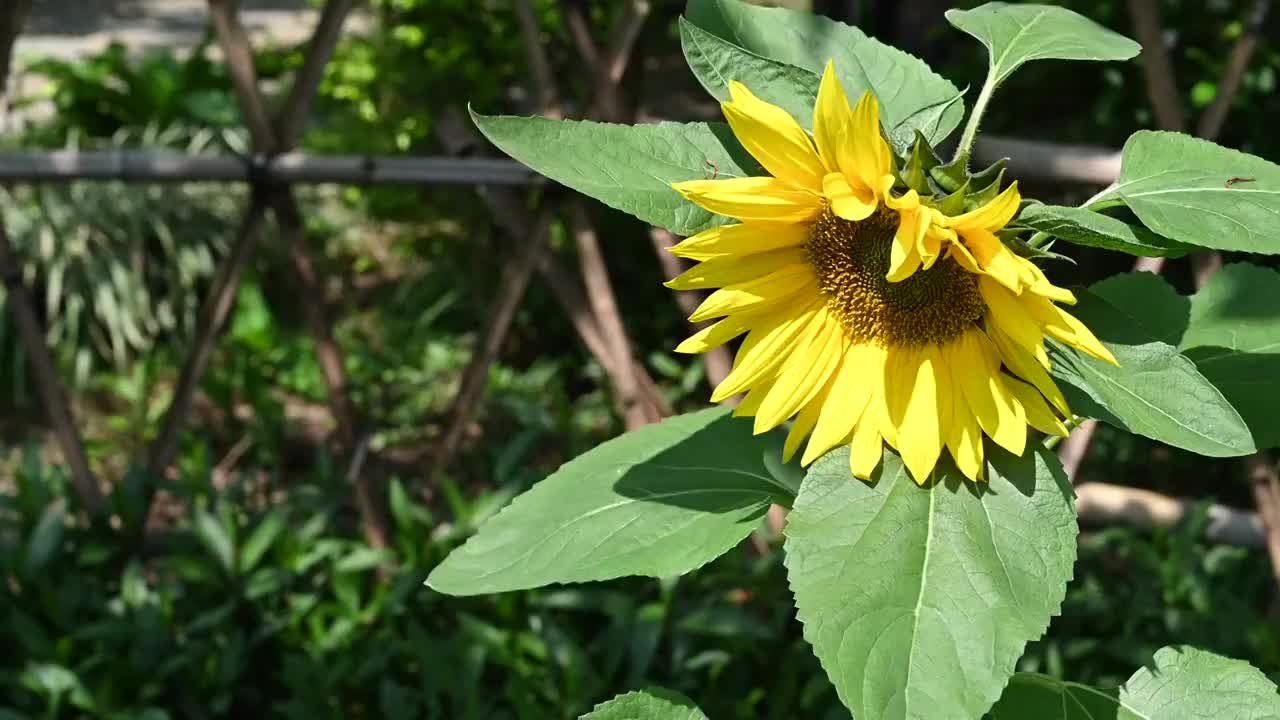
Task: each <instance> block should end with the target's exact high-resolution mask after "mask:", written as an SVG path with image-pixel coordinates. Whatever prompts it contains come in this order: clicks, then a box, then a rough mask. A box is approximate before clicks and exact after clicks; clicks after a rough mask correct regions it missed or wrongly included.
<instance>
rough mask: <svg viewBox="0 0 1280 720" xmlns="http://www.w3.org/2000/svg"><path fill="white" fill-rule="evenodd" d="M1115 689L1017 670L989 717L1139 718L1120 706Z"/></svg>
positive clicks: (1006, 719) (1020, 719)
mask: <svg viewBox="0 0 1280 720" xmlns="http://www.w3.org/2000/svg"><path fill="white" fill-rule="evenodd" d="M1116 694H1117V693H1116V691H1115V690H1114V689H1112V690H1098V689H1096V688H1091V687H1089V686H1088V685H1081V684H1080V683H1073V682H1063V681H1062V680H1058V679H1056V678H1051V677H1049V676H1047V675H1040V674H1039V673H1018V674H1017V675H1014V676H1013V679H1012V680H1010V681H1009V686H1008V687H1006V688H1005V689H1004V694H1003V695H1001V696H1000V702H998V703H996V706H995V707H993V708H991V713H990V715H989V717H990V719H991V720H1027V719H1028V718H1035V720H1103V719H1104V718H1105V720H1139V718H1141V716H1140V715H1137V714H1135V713H1133V712H1131V711H1129V710H1127V709H1125V708H1122V707H1120V701H1119V700H1118V699H1117V698H1116Z"/></svg>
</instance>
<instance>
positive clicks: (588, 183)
mask: <svg viewBox="0 0 1280 720" xmlns="http://www.w3.org/2000/svg"><path fill="white" fill-rule="evenodd" d="M471 117H472V119H473V120H474V121H475V124H476V127H478V128H480V132H482V133H484V135H485V137H487V138H489V141H490V142H492V143H493V144H494V145H497V146H498V148H499V149H500V150H502V151H503V152H505V153H506V154H508V155H510V156H511V157H513V158H515V159H516V160H519V161H520V162H522V163H524V164H525V165H528V166H529V167H531V168H533V169H534V170H537V171H538V172H540V173H542V174H543V175H546V176H547V177H549V178H551V179H552V180H555V181H556V182H558V183H560V184H562V185H567V186H568V187H571V188H573V189H574V190H577V191H578V192H580V193H582V194H584V195H589V196H591V197H593V198H595V199H597V200H599V201H601V202H603V203H605V204H606V205H609V206H610V207H614V208H617V209H619V210H621V211H623V212H625V213H630V214H631V215H634V216H636V217H638V218H640V219H641V220H644V221H645V222H648V223H652V224H654V225H658V226H660V227H664V228H667V229H668V230H670V231H671V232H674V233H676V234H679V235H692V234H694V233H696V232H698V231H700V230H705V229H706V228H709V227H712V226H713V225H717V224H720V223H722V222H724V219H723V218H718V217H717V216H716V215H713V214H712V213H710V212H707V211H706V210H703V209H702V208H699V207H697V206H696V205H694V204H693V203H690V202H689V201H687V200H685V199H684V198H682V197H680V194H679V193H677V192H676V191H675V190H672V189H671V183H673V182H680V181H682V180H703V179H707V178H711V177H716V178H731V177H747V176H750V175H761V174H763V171H761V170H760V169H759V165H758V164H756V163H755V161H754V160H752V159H751V157H750V156H749V155H748V154H747V153H746V151H745V150H743V149H742V146H741V145H739V144H738V141H737V140H735V139H734V137H733V132H732V131H731V130H729V126H728V125H725V124H723V123H686V124H682V123H670V122H661V123H653V124H642V125H635V126H631V125H618V124H612V123H598V122H590V121H579V120H552V119H549V118H540V117H513V116H506V115H478V114H476V113H472V114H471Z"/></svg>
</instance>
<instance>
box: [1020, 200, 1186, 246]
mask: <svg viewBox="0 0 1280 720" xmlns="http://www.w3.org/2000/svg"><path fill="white" fill-rule="evenodd" d="M1018 222H1019V223H1021V224H1023V225H1026V226H1027V227H1030V228H1032V229H1035V230H1040V231H1042V232H1047V233H1049V234H1050V235H1052V236H1054V237H1057V238H1062V239H1063V240H1066V241H1067V242H1069V243H1074V244H1076V245H1087V246H1089V247H1096V248H1102V249H1104V250H1118V251H1120V252H1123V253H1129V254H1130V255H1147V256H1153V257H1182V256H1183V255H1186V254H1187V253H1188V252H1189V251H1191V250H1192V249H1193V248H1192V247H1191V246H1189V245H1185V244H1183V243H1180V242H1176V241H1174V240H1170V239H1168V238H1163V237H1160V236H1159V235H1157V234H1155V233H1153V232H1151V231H1150V230H1148V229H1146V228H1145V227H1142V226H1141V225H1130V224H1129V223H1126V222H1124V221H1122V220H1117V219H1115V218H1113V217H1111V216H1109V215H1102V214H1101V213H1096V212H1093V211H1092V210H1086V209H1084V208H1078V207H1064V206H1061V205H1028V206H1027V207H1026V208H1024V209H1023V211H1022V213H1021V214H1019V215H1018Z"/></svg>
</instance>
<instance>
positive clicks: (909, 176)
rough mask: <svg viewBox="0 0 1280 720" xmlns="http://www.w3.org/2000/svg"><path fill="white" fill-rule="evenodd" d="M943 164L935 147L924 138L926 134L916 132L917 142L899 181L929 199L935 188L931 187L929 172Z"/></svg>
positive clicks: (899, 174)
mask: <svg viewBox="0 0 1280 720" xmlns="http://www.w3.org/2000/svg"><path fill="white" fill-rule="evenodd" d="M941 162H942V161H941V160H939V159H938V154H937V153H936V152H934V150H933V146H932V145H930V144H929V139H928V138H926V137H925V136H924V133H922V132H920V131H919V130H916V142H915V144H914V145H913V146H912V147H911V154H909V155H907V157H906V159H905V160H904V161H903V164H902V169H901V170H900V171H899V172H898V179H899V180H901V181H902V184H903V185H905V186H906V187H908V188H910V189H912V190H915V191H916V192H917V193H919V194H920V195H921V196H923V197H929V196H930V195H932V194H933V188H932V187H931V186H930V185H929V171H930V170H932V169H933V168H935V167H937V166H938V165H939V164H941Z"/></svg>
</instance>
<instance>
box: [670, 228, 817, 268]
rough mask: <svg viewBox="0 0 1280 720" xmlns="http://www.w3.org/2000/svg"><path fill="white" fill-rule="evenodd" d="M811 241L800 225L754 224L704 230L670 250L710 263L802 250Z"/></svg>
mask: <svg viewBox="0 0 1280 720" xmlns="http://www.w3.org/2000/svg"><path fill="white" fill-rule="evenodd" d="M808 239H809V230H808V228H806V227H805V226H804V225H802V224H799V223H773V222H750V223H739V224H737V225H720V226H718V227H713V228H711V229H709V230H703V231H702V232H700V233H698V234H697V235H694V236H692V237H689V238H686V239H685V240H683V241H681V242H680V243H678V244H676V245H673V246H671V247H670V248H669V249H668V250H669V251H670V252H671V254H672V255H676V256H677V257H683V258H689V259H690V260H709V259H711V258H716V257H724V256H726V255H751V254H753V253H761V252H768V251H769V250H778V249H781V248H785V247H799V246H801V245H804V243H805V241H806V240H808Z"/></svg>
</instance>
